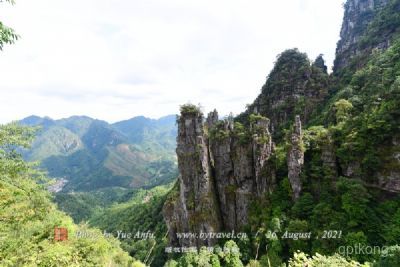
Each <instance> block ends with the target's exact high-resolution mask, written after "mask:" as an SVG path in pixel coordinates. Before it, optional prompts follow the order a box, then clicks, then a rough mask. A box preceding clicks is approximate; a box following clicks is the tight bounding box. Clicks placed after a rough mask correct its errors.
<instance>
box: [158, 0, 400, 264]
mask: <svg viewBox="0 0 400 267" xmlns="http://www.w3.org/2000/svg"><path fill="white" fill-rule="evenodd" d="M344 8H345V16H344V22H343V26H342V31H341V39H340V41H339V42H338V46H337V51H336V60H335V66H334V71H333V73H331V74H328V73H327V71H326V69H327V68H326V66H325V64H324V61H323V58H322V56H319V57H318V58H317V59H316V60H314V61H313V60H310V59H309V58H308V57H307V55H306V54H304V53H302V52H300V51H299V50H298V49H289V50H286V51H284V52H282V53H281V54H280V55H278V57H277V60H276V63H275V66H274V68H273V70H272V71H271V73H270V74H269V75H268V78H267V81H266V83H265V85H264V86H263V87H262V90H261V93H260V95H259V96H258V97H257V99H256V100H255V101H254V102H253V103H252V104H251V105H249V106H248V108H247V110H246V111H244V112H243V113H242V114H240V115H239V116H238V117H235V118H234V117H230V118H228V119H224V120H220V119H219V118H218V113H217V111H214V112H211V113H209V114H208V116H207V117H206V118H205V117H204V115H203V112H202V110H201V109H200V108H198V107H196V106H194V105H190V104H189V105H183V106H182V107H181V114H180V116H179V118H178V139H177V156H178V168H179V173H180V175H179V179H178V182H177V186H176V187H175V189H174V190H173V191H172V192H171V193H170V197H169V198H168V201H167V202H166V203H165V205H164V209H163V213H164V218H165V221H166V223H167V227H168V230H169V242H170V245H171V246H173V247H191V246H195V247H199V248H200V247H203V246H205V247H210V246H211V247H212V246H217V247H218V246H219V247H220V249H219V251H220V252H215V253H212V252H210V250H208V249H207V248H203V249H202V250H200V252H197V253H189V254H186V255H185V256H181V255H180V254H179V253H178V254H176V255H175V256H173V257H172V258H174V259H171V261H170V262H169V263H168V264H167V266H243V264H248V266H281V264H285V262H286V263H288V264H289V266H360V264H359V263H356V262H351V260H357V261H360V262H365V266H372V265H373V266H400V249H399V247H398V246H396V245H397V244H398V241H399V240H400V235H399V233H400V219H399V218H400V217H399V216H398V215H399V214H400V161H399V153H400V145H399V144H400V141H399V140H400V128H399V127H400V110H399V107H400V87H399V85H400V83H399V82H400V81H399V79H400V36H399V32H400V1H399V0H382V1H381V0H348V1H347V2H346V4H345V5H344ZM231 231H235V232H240V231H242V232H245V233H247V234H248V235H247V236H248V238H247V239H243V238H241V239H236V240H234V241H235V242H236V243H237V244H235V242H233V241H232V240H231V241H228V242H227V243H225V244H224V242H225V241H226V240H224V239H222V240H221V239H219V238H217V237H215V236H212V235H207V236H206V237H205V238H199V234H201V233H220V232H231ZM180 233H196V234H197V235H196V234H195V235H187V236H182V235H181V234H180ZM255 233H257V234H255ZM285 233H287V235H289V237H288V236H285ZM299 233H300V234H302V235H303V236H297V237H296V238H294V237H293V235H295V234H299ZM290 235H292V237H290ZM356 246H361V247H363V246H364V247H365V246H367V247H368V246H369V247H379V248H383V247H386V248H388V247H390V246H393V247H391V248H389V249H387V251H386V254H385V253H382V251H379V252H376V251H375V252H370V253H369V252H358V253H348V251H347V252H346V253H343V252H341V251H340V248H341V247H344V248H349V247H350V248H352V249H353V252H354V248H355V247H356ZM221 248H223V249H222V250H221ZM232 248H235V251H236V253H232ZM226 250H227V251H228V253H224V252H225V251H226ZM221 251H222V252H221ZM239 251H240V252H239ZM297 251H303V252H305V253H307V254H309V255H314V254H316V253H319V254H325V255H328V257H325V256H321V255H319V254H316V256H315V257H314V258H307V256H306V255H305V254H301V253H300V254H296V252H297ZM335 253H340V254H341V255H335V256H332V257H329V255H333V254H335ZM293 255H294V258H292V257H293ZM200 262H201V264H200ZM368 262H369V263H368ZM191 264H192V265H191ZM207 264H209V265H207Z"/></svg>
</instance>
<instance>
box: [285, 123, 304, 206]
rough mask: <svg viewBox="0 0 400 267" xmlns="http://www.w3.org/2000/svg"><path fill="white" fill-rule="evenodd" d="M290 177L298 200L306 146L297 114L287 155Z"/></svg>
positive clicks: (295, 197) (294, 196) (294, 194)
mask: <svg viewBox="0 0 400 267" xmlns="http://www.w3.org/2000/svg"><path fill="white" fill-rule="evenodd" d="M287 164H288V178H289V181H290V185H291V187H292V191H293V198H294V199H295V200H296V199H298V198H299V196H300V193H301V179H300V174H301V169H302V166H303V165H304V148H303V141H302V132H301V121H300V116H296V120H295V124H294V128H293V132H292V135H291V138H290V149H289V152H288V157H287Z"/></svg>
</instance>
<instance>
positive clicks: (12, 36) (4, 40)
mask: <svg viewBox="0 0 400 267" xmlns="http://www.w3.org/2000/svg"><path fill="white" fill-rule="evenodd" d="M6 2H9V3H11V4H14V3H15V1H14V0H6ZM17 39H18V35H17V34H16V33H15V32H14V30H13V29H11V28H9V27H7V26H6V25H4V24H3V22H1V21H0V50H3V47H4V45H5V44H13V43H14V42H15V41H16V40H17Z"/></svg>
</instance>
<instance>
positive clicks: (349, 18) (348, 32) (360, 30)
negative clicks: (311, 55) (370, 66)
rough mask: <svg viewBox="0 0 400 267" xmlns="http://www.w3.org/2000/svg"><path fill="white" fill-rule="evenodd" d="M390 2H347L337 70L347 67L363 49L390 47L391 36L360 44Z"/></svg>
mask: <svg viewBox="0 0 400 267" xmlns="http://www.w3.org/2000/svg"><path fill="white" fill-rule="evenodd" d="M388 3H389V0H348V1H347V2H346V4H345V13H344V18H343V23H342V29H341V31H340V40H339V42H338V45H337V48H336V60H335V66H334V70H335V71H338V70H340V69H342V68H344V67H346V66H347V65H348V64H349V62H350V60H351V59H352V58H353V57H354V56H356V55H359V54H360V53H362V51H363V50H368V51H370V50H372V49H373V48H379V49H386V48H387V47H389V43H390V39H389V38H384V39H382V40H381V41H380V42H378V43H374V44H371V46H367V47H361V46H360V40H361V38H362V37H363V36H364V35H365V34H366V31H367V29H368V25H369V24H370V23H371V21H372V20H373V19H374V17H375V16H376V14H377V13H378V12H379V11H380V10H382V9H383V8H384V7H385V6H386V5H387V4H388Z"/></svg>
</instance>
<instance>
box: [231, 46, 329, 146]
mask: <svg viewBox="0 0 400 267" xmlns="http://www.w3.org/2000/svg"><path fill="white" fill-rule="evenodd" d="M324 67H325V63H324V60H323V58H322V56H320V57H318V58H317V60H316V62H314V63H311V61H310V60H309V59H308V57H307V55H306V54H304V53H301V52H299V50H297V49H289V50H286V51H284V52H283V53H282V54H280V55H279V56H278V59H277V62H276V64H275V66H274V68H273V70H272V71H271V73H270V74H269V76H268V79H267V81H266V83H265V84H264V86H263V87H262V91H261V94H260V95H259V96H258V97H257V99H256V100H255V101H254V103H253V104H251V105H250V106H249V108H248V110H247V111H246V112H244V113H243V114H241V115H240V116H239V117H243V118H245V117H246V116H249V115H250V114H252V113H259V114H261V115H263V116H265V117H267V118H269V119H270V124H271V132H272V134H273V136H274V137H275V138H277V139H278V141H280V140H279V139H280V137H282V129H283V128H285V127H287V125H288V123H291V122H292V121H293V120H294V117H295V115H296V114H298V115H301V118H302V120H303V122H307V121H308V120H309V118H310V117H311V115H312V112H313V111H314V110H315V109H316V108H317V107H318V105H319V104H320V103H322V102H323V100H324V99H325V98H326V96H327V95H328V92H327V88H328V80H329V79H328V74H327V73H326V70H325V68H324Z"/></svg>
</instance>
